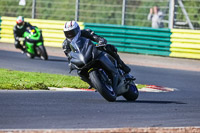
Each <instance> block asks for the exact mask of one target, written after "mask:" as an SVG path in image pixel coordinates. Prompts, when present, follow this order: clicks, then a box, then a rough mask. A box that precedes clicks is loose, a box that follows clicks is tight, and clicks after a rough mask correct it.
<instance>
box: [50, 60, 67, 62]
mask: <svg viewBox="0 0 200 133" xmlns="http://www.w3.org/2000/svg"><path fill="white" fill-rule="evenodd" d="M47 61H58V62H68V61H67V60H64V59H48V60H47Z"/></svg>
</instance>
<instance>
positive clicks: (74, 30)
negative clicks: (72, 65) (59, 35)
mask: <svg viewBox="0 0 200 133" xmlns="http://www.w3.org/2000/svg"><path fill="white" fill-rule="evenodd" d="M63 31H64V34H65V37H66V38H67V39H70V40H72V39H73V38H74V37H75V36H76V35H77V34H78V33H79V32H80V27H79V25H78V23H77V22H76V21H67V22H66V23H65V26H64V30H63Z"/></svg>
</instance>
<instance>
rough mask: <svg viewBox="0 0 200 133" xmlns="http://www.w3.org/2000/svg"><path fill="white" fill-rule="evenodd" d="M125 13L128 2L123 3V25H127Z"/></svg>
mask: <svg viewBox="0 0 200 133" xmlns="http://www.w3.org/2000/svg"><path fill="white" fill-rule="evenodd" d="M125 13H126V0H123V3H122V25H124V24H125Z"/></svg>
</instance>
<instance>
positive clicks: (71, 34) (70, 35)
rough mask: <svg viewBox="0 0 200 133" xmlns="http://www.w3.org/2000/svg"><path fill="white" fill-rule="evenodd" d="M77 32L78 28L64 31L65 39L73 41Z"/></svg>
mask: <svg viewBox="0 0 200 133" xmlns="http://www.w3.org/2000/svg"><path fill="white" fill-rule="evenodd" d="M78 32H79V27H77V28H75V29H73V30H70V31H64V34H65V37H66V38H68V39H73V38H74V37H75V36H76V35H77V34H78Z"/></svg>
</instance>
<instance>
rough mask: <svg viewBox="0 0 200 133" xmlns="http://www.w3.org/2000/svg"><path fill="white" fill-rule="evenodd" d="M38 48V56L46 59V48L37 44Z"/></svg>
mask: <svg viewBox="0 0 200 133" xmlns="http://www.w3.org/2000/svg"><path fill="white" fill-rule="evenodd" d="M39 49H40V55H39V56H40V58H41V59H42V60H48V55H47V52H46V49H45V47H44V46H43V45H41V46H39Z"/></svg>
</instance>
